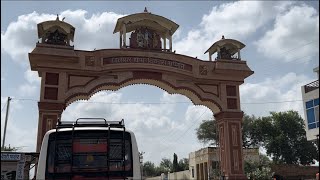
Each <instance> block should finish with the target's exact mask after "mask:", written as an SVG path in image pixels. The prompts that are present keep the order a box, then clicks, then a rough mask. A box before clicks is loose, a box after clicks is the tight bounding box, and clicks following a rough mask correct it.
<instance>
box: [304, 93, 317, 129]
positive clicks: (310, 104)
mask: <svg viewBox="0 0 320 180" xmlns="http://www.w3.org/2000/svg"><path fill="white" fill-rule="evenodd" d="M306 111H307V122H308V129H314V128H319V98H317V99H313V100H310V101H307V102H306Z"/></svg>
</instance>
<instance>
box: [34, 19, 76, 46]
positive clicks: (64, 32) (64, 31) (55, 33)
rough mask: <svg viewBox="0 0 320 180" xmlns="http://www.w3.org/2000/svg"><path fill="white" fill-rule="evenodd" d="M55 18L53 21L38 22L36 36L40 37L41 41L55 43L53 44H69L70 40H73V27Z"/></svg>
mask: <svg viewBox="0 0 320 180" xmlns="http://www.w3.org/2000/svg"><path fill="white" fill-rule="evenodd" d="M63 20H64V18H63V19H62V21H60V20H59V17H58V15H57V19H56V20H54V21H45V22H42V23H39V24H38V25H37V26H38V38H41V39H42V42H41V43H46V44H55V45H70V40H71V41H72V42H73V38H74V33H75V28H74V27H73V26H72V25H70V24H68V23H66V22H64V21H63Z"/></svg>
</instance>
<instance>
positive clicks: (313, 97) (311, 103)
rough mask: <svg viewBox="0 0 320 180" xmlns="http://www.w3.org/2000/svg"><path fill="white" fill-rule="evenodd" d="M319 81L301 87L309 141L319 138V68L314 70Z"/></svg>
mask: <svg viewBox="0 0 320 180" xmlns="http://www.w3.org/2000/svg"><path fill="white" fill-rule="evenodd" d="M313 71H314V72H316V73H317V74H318V79H317V80H315V81H313V82H311V83H309V84H306V85H304V86H302V87H301V92H302V99H303V108H304V119H305V128H306V132H307V140H308V141H315V140H316V139H317V138H318V137H319V66H318V67H317V68H315V69H313Z"/></svg>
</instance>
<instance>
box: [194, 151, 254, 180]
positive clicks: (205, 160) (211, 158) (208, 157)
mask: <svg viewBox="0 0 320 180" xmlns="http://www.w3.org/2000/svg"><path fill="white" fill-rule="evenodd" d="M243 158H244V160H246V161H256V162H257V161H259V148H250V149H243ZM219 164H220V158H219V148H216V147H206V148H202V149H200V150H197V151H195V152H191V153H189V171H190V172H189V173H190V179H191V180H211V179H217V178H218V175H217V174H218V173H219V171H220V168H219Z"/></svg>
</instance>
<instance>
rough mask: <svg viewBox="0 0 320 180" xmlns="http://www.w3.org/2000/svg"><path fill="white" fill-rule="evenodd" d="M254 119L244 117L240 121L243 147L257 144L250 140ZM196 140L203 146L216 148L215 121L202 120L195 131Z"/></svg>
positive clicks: (216, 133)
mask: <svg viewBox="0 0 320 180" xmlns="http://www.w3.org/2000/svg"><path fill="white" fill-rule="evenodd" d="M255 119H256V117H255V116H249V115H246V114H245V115H244V116H243V121H242V140H243V147H245V148H249V147H255V146H257V142H256V141H255V140H254V139H252V134H251V132H252V122H253V121H254V120H255ZM196 134H197V138H198V140H199V141H200V142H201V143H203V144H208V145H213V146H216V145H217V142H218V140H219V134H218V131H217V124H216V121H215V120H203V121H202V123H201V124H200V126H199V128H197V129H196Z"/></svg>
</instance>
